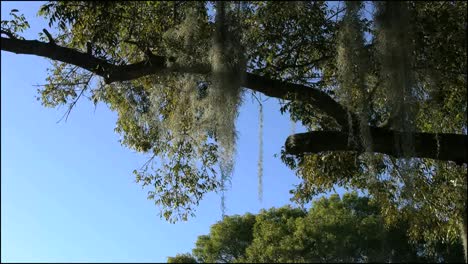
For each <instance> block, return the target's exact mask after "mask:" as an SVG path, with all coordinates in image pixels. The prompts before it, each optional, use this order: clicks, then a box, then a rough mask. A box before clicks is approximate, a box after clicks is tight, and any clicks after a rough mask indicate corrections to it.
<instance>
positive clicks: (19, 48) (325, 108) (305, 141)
mask: <svg viewBox="0 0 468 264" xmlns="http://www.w3.org/2000/svg"><path fill="white" fill-rule="evenodd" d="M2 33H3V32H2ZM1 49H2V50H4V51H9V52H14V53H17V54H30V55H37V56H41V57H45V58H49V59H52V60H56V61H61V62H64V63H69V64H72V65H76V66H78V67H81V68H83V69H86V70H88V71H90V72H92V73H94V74H96V75H99V76H102V77H103V78H104V80H105V81H106V82H107V83H112V82H118V81H129V80H133V79H137V78H140V77H143V76H147V75H151V74H160V73H163V72H184V73H198V74H207V73H209V72H210V68H209V67H207V66H206V65H200V66H196V67H191V68H183V67H169V66H168V65H167V64H166V61H167V59H166V58H165V57H162V56H157V55H152V56H148V59H147V60H145V61H142V62H138V63H133V64H128V65H114V64H111V63H109V62H107V61H105V60H103V59H99V58H96V57H94V56H92V55H90V54H87V53H84V52H81V51H78V50H75V49H71V48H66V47H61V46H58V45H50V44H49V43H44V42H40V41H36V40H21V39H16V38H11V37H10V38H5V37H1ZM242 86H243V87H245V88H248V89H251V90H253V91H257V92H261V93H263V94H265V95H267V96H270V97H275V98H281V99H290V98H296V100H299V101H303V102H307V103H310V104H311V105H313V106H314V107H315V108H317V109H318V110H320V111H321V112H323V113H324V114H327V115H328V116H330V117H332V118H334V119H335V120H336V121H337V122H338V124H340V125H341V126H342V128H343V130H342V131H346V130H347V129H346V128H347V126H348V112H347V110H346V109H345V108H344V107H343V106H342V105H340V104H339V103H338V102H336V101H335V100H334V99H333V98H331V97H330V96H329V95H327V94H326V93H324V92H322V91H320V90H317V89H314V88H311V87H307V86H305V85H299V84H293V83H288V82H283V81H278V80H272V79H269V78H266V77H262V76H259V75H255V74H251V73H246V74H245V75H244V78H243V81H242ZM350 115H351V117H352V119H353V120H354V121H355V120H357V119H356V118H355V116H354V115H353V114H351V113H350ZM371 134H372V138H373V144H374V145H373V151H375V152H380V153H385V154H388V155H392V156H395V157H403V154H402V153H401V152H400V151H399V150H398V148H395V147H394V145H395V144H394V142H395V138H396V137H397V136H400V134H401V133H400V132H396V131H392V130H388V129H383V128H376V127H372V128H371ZM414 139H415V140H414V143H415V144H414V145H415V153H414V155H413V156H414V157H421V158H431V159H438V160H452V161H455V162H458V163H460V162H461V163H466V162H467V153H466V148H467V147H468V146H467V142H468V141H467V136H466V135H457V134H439V135H438V140H437V138H436V134H429V133H415V134H414ZM437 142H438V143H437ZM438 146H439V147H438ZM333 150H355V151H362V148H361V147H359V146H357V147H356V146H348V133H346V132H335V131H320V132H308V133H302V134H296V135H292V136H290V137H288V139H287V140H286V151H287V152H288V153H290V154H301V153H317V152H321V151H333Z"/></svg>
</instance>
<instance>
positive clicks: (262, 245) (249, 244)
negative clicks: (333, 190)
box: [168, 193, 463, 263]
mask: <svg viewBox="0 0 468 264" xmlns="http://www.w3.org/2000/svg"><path fill="white" fill-rule="evenodd" d="M407 232H408V224H407V223H405V222H399V223H397V224H395V225H394V226H392V227H390V228H386V227H385V223H384V219H383V217H382V215H381V214H380V210H379V205H378V204H377V203H376V202H375V200H373V199H370V198H368V197H359V196H358V195H357V193H347V194H345V195H343V197H342V198H340V197H339V196H338V195H331V196H330V197H329V198H321V199H319V200H316V201H315V202H314V205H313V206H312V207H311V209H310V210H309V211H308V212H306V211H304V210H302V209H299V208H293V207H290V206H284V207H281V208H271V209H269V210H262V211H261V212H260V213H259V214H258V215H252V214H245V215H242V216H240V215H233V216H226V217H224V218H223V219H222V220H221V221H219V222H218V223H216V224H214V225H212V226H211V229H210V233H209V234H208V235H202V236H199V237H198V240H197V242H196V245H195V248H194V249H193V250H192V254H191V255H190V254H184V256H189V257H191V258H192V259H196V260H197V262H199V263H205V262H207V263H235V262H241V263H290V262H295V263H297V262H305V263H313V262H335V263H336V262H346V263H356V262H460V261H463V250H462V245H461V241H460V240H457V241H454V242H452V243H442V242H439V243H438V245H431V244H427V243H426V241H423V240H418V241H411V239H410V237H409V236H408V233H407ZM169 259H171V258H168V260H169Z"/></svg>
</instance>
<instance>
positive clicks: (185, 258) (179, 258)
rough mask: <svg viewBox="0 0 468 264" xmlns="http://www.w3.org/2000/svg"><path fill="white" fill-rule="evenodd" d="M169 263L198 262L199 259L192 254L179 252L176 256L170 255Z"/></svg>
mask: <svg viewBox="0 0 468 264" xmlns="http://www.w3.org/2000/svg"><path fill="white" fill-rule="evenodd" d="M167 263H197V260H196V259H195V258H194V257H192V255H190V254H177V255H176V256H175V257H168V258H167Z"/></svg>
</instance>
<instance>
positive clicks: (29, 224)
mask: <svg viewBox="0 0 468 264" xmlns="http://www.w3.org/2000/svg"><path fill="white" fill-rule="evenodd" d="M40 4H41V3H40V2H2V3H1V5H2V11H1V14H2V15H1V16H2V19H6V18H7V17H8V13H9V11H10V10H11V9H13V8H16V9H19V11H20V12H22V13H24V14H25V16H26V18H27V19H28V21H29V23H30V25H31V29H29V30H28V31H27V32H25V34H23V36H25V37H26V39H37V38H38V35H37V34H38V33H39V32H41V31H42V28H46V27H47V23H46V22H45V21H44V20H42V19H39V18H38V17H36V12H37V10H38V7H39V6H40ZM1 55H2V57H1V66H2V67H1V77H2V78H1V132H2V136H1V153H2V155H1V164H2V166H1V214H2V215H1V216H2V217H1V219H2V222H1V261H2V262H17V261H22V262H23V261H25V262H30V261H34V262H58V261H59V262H78V261H79V262H90V261H92V262H117V261H118V262H165V261H166V257H167V256H174V255H176V254H177V253H184V252H190V251H191V249H192V248H193V246H194V243H195V241H196V238H197V236H199V235H202V234H207V233H208V231H209V227H210V225H212V224H214V223H215V222H216V221H218V220H220V218H221V208H220V197H219V196H218V195H216V194H214V193H212V194H209V195H207V196H206V197H205V199H204V200H203V201H202V202H201V204H200V206H199V207H198V209H197V212H196V214H197V215H196V217H194V218H190V219H189V221H188V222H180V223H176V224H169V223H167V222H166V221H165V220H163V219H160V218H159V215H158V213H159V211H158V210H159V209H158V208H157V207H155V205H154V204H153V201H150V200H147V199H146V194H147V191H148V190H144V189H142V188H141V187H140V185H138V184H136V183H135V182H134V176H133V175H132V173H131V172H132V170H133V169H137V168H140V167H141V165H142V164H143V163H144V162H145V161H146V160H147V158H148V157H147V156H145V155H142V154H139V153H136V152H134V151H131V150H129V149H126V148H124V147H122V146H121V145H120V144H119V142H118V139H119V135H117V134H116V133H114V131H113V130H114V127H115V121H116V118H117V116H116V114H115V113H113V112H111V111H110V110H109V109H107V107H106V106H105V105H103V104H99V105H98V107H97V108H96V110H94V106H93V104H92V103H91V102H89V101H87V100H86V99H82V100H81V101H80V102H79V103H78V104H77V106H76V107H75V108H74V110H73V111H72V113H71V115H70V117H69V118H68V121H67V122H64V121H62V122H60V123H56V122H57V121H58V120H59V119H60V118H61V117H62V115H63V113H64V111H65V110H66V109H65V107H62V108H60V109H51V108H44V107H43V106H41V104H40V102H39V101H36V99H35V96H36V95H37V93H36V87H34V86H33V85H35V84H44V83H45V78H46V68H47V67H48V66H50V62H49V61H48V60H47V59H45V58H40V57H36V56H28V55H16V54H13V53H8V52H3V51H2V53H1ZM245 99H246V100H245V103H244V105H243V106H242V108H241V110H240V116H239V118H238V122H237V128H238V131H239V140H238V155H237V161H236V167H235V172H234V176H233V180H232V186H231V188H230V190H229V191H228V192H227V193H226V209H227V211H226V213H227V214H243V213H246V212H251V213H257V212H258V211H259V210H260V209H262V208H269V207H272V206H276V207H278V206H283V205H286V204H288V203H289V198H290V194H289V192H288V191H289V190H290V189H291V188H293V184H294V183H298V179H297V178H296V176H295V175H294V173H293V172H292V171H290V170H289V169H287V168H286V166H285V165H284V164H283V163H282V162H281V160H280V159H279V158H275V157H274V154H279V152H280V148H281V146H282V145H283V144H284V141H285V139H286V137H287V136H288V135H289V134H290V132H291V124H290V121H289V120H288V117H287V116H281V115H280V113H279V106H278V101H277V100H275V99H270V100H268V101H267V102H266V103H265V104H264V113H265V116H264V131H265V134H264V164H265V166H264V180H263V182H264V187H263V202H262V203H260V202H259V200H258V196H257V188H258V186H257V181H258V180H257V157H258V106H257V104H255V103H253V102H252V100H251V99H250V97H246V98H245ZM300 131H301V130H300V128H299V126H298V128H297V129H296V132H300Z"/></svg>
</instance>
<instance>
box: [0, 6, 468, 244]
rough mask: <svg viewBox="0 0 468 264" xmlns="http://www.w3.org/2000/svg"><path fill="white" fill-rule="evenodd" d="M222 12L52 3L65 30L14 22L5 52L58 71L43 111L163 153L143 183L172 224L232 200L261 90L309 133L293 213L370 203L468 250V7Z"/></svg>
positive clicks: (293, 150)
mask: <svg viewBox="0 0 468 264" xmlns="http://www.w3.org/2000/svg"><path fill="white" fill-rule="evenodd" d="M212 4H213V3H210V2H130V3H97V2H96V3H94V2H89V3H88V2H48V3H47V4H45V5H44V6H43V7H42V8H41V10H39V14H40V15H42V16H44V17H45V18H47V19H48V20H49V21H50V23H49V26H50V27H55V29H56V32H54V34H50V33H49V32H48V31H47V30H46V29H45V30H44V34H42V33H41V34H42V35H41V36H40V40H39V41H36V40H25V39H23V38H22V37H21V36H20V34H21V31H22V30H24V29H25V28H27V27H28V24H27V21H26V20H25V19H24V17H22V16H21V15H17V10H12V17H13V18H12V19H11V20H3V21H2V28H1V33H2V37H1V49H2V50H4V51H9V52H15V53H19V54H32V55H38V56H42V57H46V58H49V59H52V60H53V61H54V66H53V67H52V69H51V73H50V76H49V78H48V80H47V81H48V83H47V84H46V85H44V86H43V88H42V89H40V91H39V93H40V98H41V99H42V103H43V104H44V105H45V106H51V107H55V106H59V105H68V106H69V110H68V111H67V113H66V116H68V114H69V112H70V111H71V109H72V108H73V106H74V105H75V104H76V103H77V101H78V100H79V99H80V98H82V97H88V98H90V99H91V100H93V101H94V102H95V103H98V102H104V103H106V104H107V105H108V106H109V107H110V108H111V109H113V110H115V111H116V112H117V113H118V121H117V127H116V131H117V132H119V133H121V134H122V137H123V138H122V141H121V143H122V144H124V145H126V146H128V147H129V148H132V149H134V150H137V151H140V152H150V153H152V154H154V159H151V160H150V161H149V162H148V163H147V164H145V166H143V168H142V169H141V170H135V171H134V173H135V175H136V180H137V181H138V182H141V183H142V185H143V186H153V187H154V188H153V189H152V190H150V191H149V192H148V198H150V199H154V200H155V203H156V204H158V205H160V206H161V207H162V215H163V216H164V217H166V219H168V220H170V221H176V220H180V219H183V220H186V219H187V217H188V216H189V215H191V214H193V210H194V208H193V206H195V205H197V204H198V202H199V201H200V199H201V198H202V197H203V195H204V194H205V193H206V192H209V191H221V192H222V191H223V190H224V189H225V188H226V186H225V183H226V182H227V181H229V177H230V176H231V172H232V169H233V166H234V164H233V163H232V157H233V155H234V154H235V138H236V133H235V126H234V121H235V117H236V115H237V109H238V106H239V105H240V103H241V99H242V95H243V94H245V92H246V91H251V92H255V93H257V92H259V93H263V94H265V95H267V96H270V97H274V98H278V99H281V100H285V101H283V105H282V107H281V109H280V110H281V111H282V112H288V113H289V114H290V115H291V119H292V120H295V121H301V123H302V124H303V125H304V126H306V127H307V129H308V130H309V131H308V132H307V133H301V134H296V135H291V136H290V137H288V139H287V140H286V144H285V147H284V150H283V155H282V158H283V160H284V162H285V163H286V164H287V165H289V166H290V167H291V168H292V169H294V170H296V172H297V174H298V176H299V177H300V178H301V179H303V182H302V183H301V184H299V185H298V186H297V188H296V189H295V190H293V199H294V200H295V201H297V202H299V203H307V202H309V201H310V200H311V199H312V197H314V196H315V195H317V194H320V193H323V192H327V191H329V190H331V189H332V188H333V186H336V185H339V186H343V187H347V188H352V189H361V190H364V191H366V192H368V193H369V195H371V196H372V197H374V198H375V199H378V200H379V202H380V204H381V205H382V206H381V207H382V213H383V214H384V216H385V219H386V221H387V224H388V225H390V224H391V223H392V222H395V221H399V220H398V219H397V218H401V219H400V220H404V221H408V223H409V225H410V228H411V230H412V232H411V234H412V237H413V238H414V239H425V240H427V239H429V240H431V239H432V240H433V241H438V240H441V239H444V240H448V241H450V240H454V239H458V236H459V234H461V235H462V237H463V241H465V248H466V226H467V225H466V221H467V218H466V198H467V197H466V193H467V177H466V169H467V167H466V163H467V160H468V158H467V150H466V149H467V142H468V140H467V136H466V132H467V126H466V118H467V115H466V111H467V109H466V105H467V102H466V98H467V89H466V76H467V70H466V28H467V25H466V23H467V22H466V21H467V12H466V10H467V6H466V5H467V4H466V2H436V3H424V2H417V1H415V2H404V3H393V2H384V3H376V4H372V5H371V4H351V3H346V5H344V6H343V5H341V4H340V5H338V8H336V5H329V4H328V3H327V2H295V3H289V2H288V3H279V2H268V1H266V2H244V3H237V2H228V3H223V4H221V3H216V4H215V5H214V6H213V5H212ZM353 32H354V33H353ZM351 33H352V34H351ZM350 36H355V37H354V38H353V37H350ZM402 47H404V48H402ZM241 87H242V88H241ZM364 103H365V105H364ZM154 162H160V163H161V164H160V165H159V166H157V167H154V166H153V163H154ZM259 171H261V170H259ZM447 219H449V221H447ZM434 227H436V228H434ZM447 234H448V235H447Z"/></svg>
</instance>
